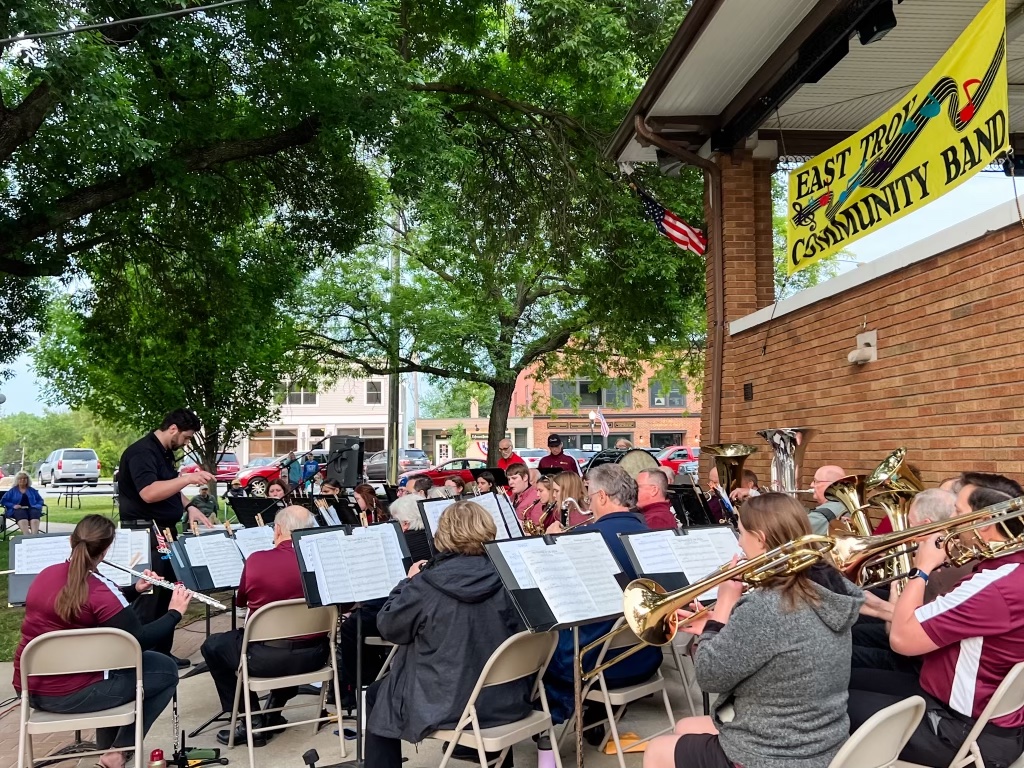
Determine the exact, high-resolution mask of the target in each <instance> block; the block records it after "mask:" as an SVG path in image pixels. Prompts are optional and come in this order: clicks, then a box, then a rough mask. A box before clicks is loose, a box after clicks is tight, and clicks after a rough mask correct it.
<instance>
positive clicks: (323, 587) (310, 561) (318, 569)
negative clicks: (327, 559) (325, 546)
mask: <svg viewBox="0 0 1024 768" xmlns="http://www.w3.org/2000/svg"><path fill="white" fill-rule="evenodd" d="M299 552H301V553H302V562H303V564H304V565H305V567H306V569H307V572H309V573H312V574H313V576H314V578H315V579H316V591H317V592H318V593H319V595H320V602H322V603H323V604H324V605H327V604H328V603H329V600H330V590H329V589H328V588H327V583H326V581H325V579H324V575H323V573H324V569H323V567H322V566H321V564H320V552H319V550H317V548H316V540H315V539H314V538H313V537H312V536H303V537H302V538H301V539H299Z"/></svg>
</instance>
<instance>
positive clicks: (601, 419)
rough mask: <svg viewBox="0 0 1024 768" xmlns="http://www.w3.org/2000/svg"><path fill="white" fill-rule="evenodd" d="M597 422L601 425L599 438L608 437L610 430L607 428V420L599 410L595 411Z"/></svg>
mask: <svg viewBox="0 0 1024 768" xmlns="http://www.w3.org/2000/svg"><path fill="white" fill-rule="evenodd" d="M597 420H598V422H600V424H601V437H608V435H609V434H610V433H611V430H610V429H609V428H608V419H606V418H605V417H604V414H603V413H601V409H600V408H598V409H597Z"/></svg>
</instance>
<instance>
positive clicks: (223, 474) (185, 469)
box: [178, 453, 241, 483]
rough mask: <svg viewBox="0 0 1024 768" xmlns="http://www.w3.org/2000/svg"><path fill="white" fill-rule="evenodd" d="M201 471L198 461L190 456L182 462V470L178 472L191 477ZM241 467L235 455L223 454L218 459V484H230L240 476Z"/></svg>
mask: <svg viewBox="0 0 1024 768" xmlns="http://www.w3.org/2000/svg"><path fill="white" fill-rule="evenodd" d="M200 469H201V467H200V466H199V464H198V463H197V462H196V460H195V459H194V458H193V457H191V456H189V457H188V458H186V459H185V461H184V462H182V465H181V469H179V470H178V474H179V475H191V474H193V473H195V472H198V471H199V470H200ZM239 469H241V466H240V465H239V463H238V457H237V456H236V455H235V454H233V453H222V454H221V455H220V456H218V457H217V472H216V475H217V482H218V483H230V482H231V481H232V480H233V479H234V478H235V475H237V474H238V470H239Z"/></svg>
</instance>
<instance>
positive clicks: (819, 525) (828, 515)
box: [807, 464, 848, 536]
mask: <svg viewBox="0 0 1024 768" xmlns="http://www.w3.org/2000/svg"><path fill="white" fill-rule="evenodd" d="M843 477H846V472H845V471H844V470H843V468H842V467H837V466H835V465H831V464H830V465H826V466H824V467H818V471H817V472H815V473H814V480H813V482H812V486H813V487H812V489H811V490H813V491H814V500H815V501H816V502H817V504H818V506H816V507H815V508H814V509H812V510H811V511H810V512H808V513H807V517H808V519H809V520H810V521H811V532H812V533H815V534H817V535H819V536H827V535H828V524H829V523H831V522H832V521H833V520H838V519H839V518H841V517H844V516H845V515H847V514H848V512H847V509H846V507H845V506H843V504H842V503H841V502H839V501H835V500H833V499H827V498H825V490H826V489H827V488H828V487H829V486H830V485H831V484H832V483H834V482H835V481H836V480H839V479H841V478H843Z"/></svg>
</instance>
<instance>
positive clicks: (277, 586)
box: [235, 539, 303, 613]
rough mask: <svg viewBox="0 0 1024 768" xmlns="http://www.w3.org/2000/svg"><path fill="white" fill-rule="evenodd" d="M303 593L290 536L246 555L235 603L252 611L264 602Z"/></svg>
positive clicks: (293, 596)
mask: <svg viewBox="0 0 1024 768" xmlns="http://www.w3.org/2000/svg"><path fill="white" fill-rule="evenodd" d="M302 596H303V593H302V576H301V575H300V574H299V561H298V559H297V558H296V557H295V547H293V546H292V541H291V539H286V540H285V541H282V542H281V543H280V544H278V545H277V546H276V547H274V548H273V549H268V550H266V551H264V552H253V553H252V554H251V555H249V559H248V560H246V561H245V567H244V568H242V578H241V579H240V581H239V583H238V597H237V598H236V600H235V604H236V605H237V606H238V607H239V608H245V607H248V608H249V610H250V611H252V612H254V613H255V612H256V611H258V610H259V609H260V608H262V607H263V606H264V605H266V604H267V603H274V602H277V601H278V600H295V599H296V598H299V597H302Z"/></svg>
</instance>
